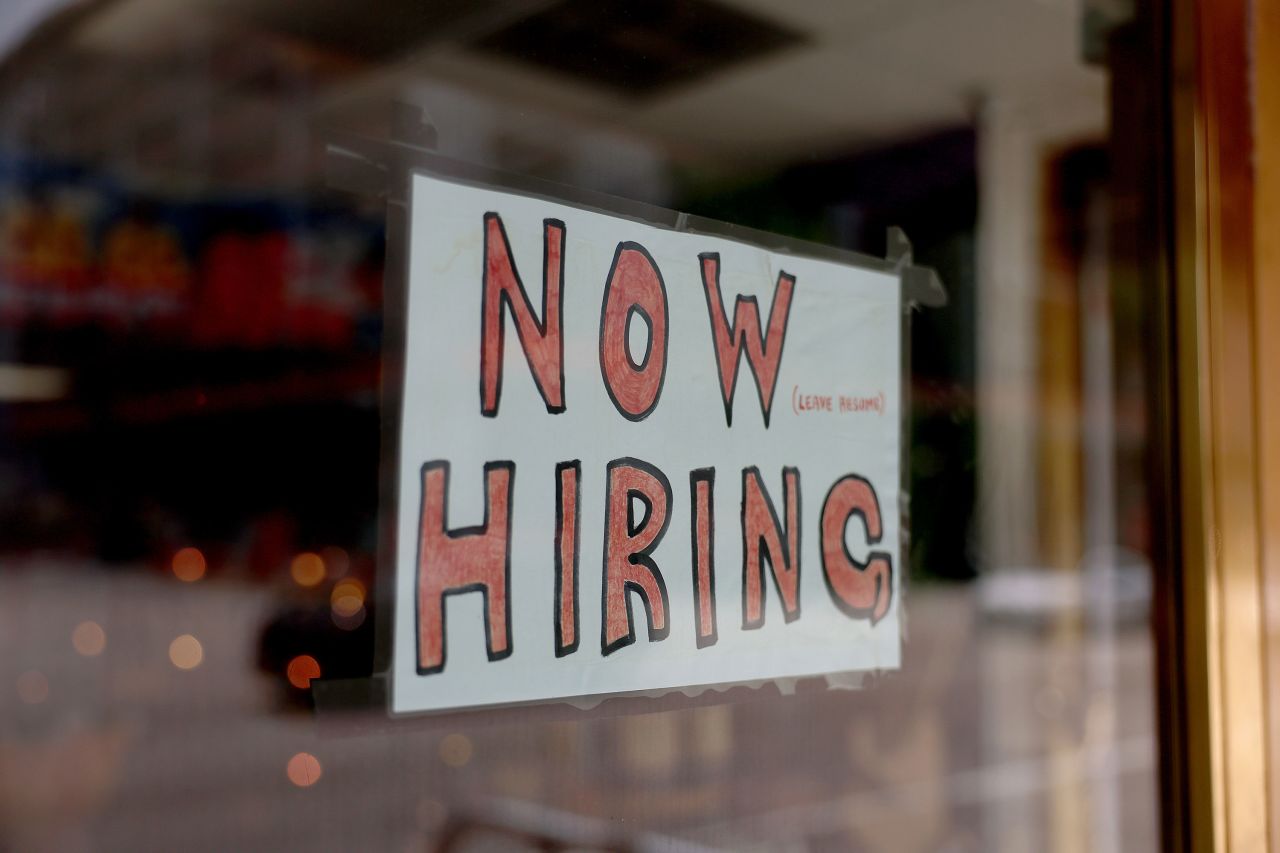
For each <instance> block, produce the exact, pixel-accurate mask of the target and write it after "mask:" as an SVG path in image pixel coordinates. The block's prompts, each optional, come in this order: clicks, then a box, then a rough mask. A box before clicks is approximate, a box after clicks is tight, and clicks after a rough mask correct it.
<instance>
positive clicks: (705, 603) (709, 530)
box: [689, 468, 718, 649]
mask: <svg viewBox="0 0 1280 853" xmlns="http://www.w3.org/2000/svg"><path fill="white" fill-rule="evenodd" d="M715 486H716V469H715V468H698V469H697V470H695V471H690V472H689V491H690V492H692V495H693V518H692V522H691V523H690V528H691V530H690V534H691V538H692V548H693V595H694V605H695V607H696V612H697V623H696V625H695V635H696V638H697V643H698V648H700V649H701V648H705V647H707V646H711V645H715V642H716V640H717V639H718V638H717V634H716V565H715V537H716V532H715V526H716V519H715Z"/></svg>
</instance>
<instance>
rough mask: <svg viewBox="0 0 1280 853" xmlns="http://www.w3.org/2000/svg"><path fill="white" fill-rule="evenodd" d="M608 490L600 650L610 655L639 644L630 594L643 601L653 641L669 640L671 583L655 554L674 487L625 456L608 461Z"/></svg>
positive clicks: (650, 466)
mask: <svg viewBox="0 0 1280 853" xmlns="http://www.w3.org/2000/svg"><path fill="white" fill-rule="evenodd" d="M607 490H608V491H607V494H606V497H605V530H604V582H603V583H602V584H601V586H602V590H603V591H602V598H603V600H602V602H601V611H602V617H603V618H602V619H601V626H600V647H601V651H602V652H603V653H604V654H606V655H608V654H612V653H613V652H616V651H617V650H618V649H620V648H622V647H623V646H628V645H630V644H632V643H634V642H635V641H636V629H635V623H634V620H633V619H632V616H631V604H630V602H629V601H628V599H627V594H628V593H629V592H636V593H639V594H640V598H641V600H642V601H643V602H644V609H645V614H646V616H647V617H648V623H649V640H650V642H653V641H656V640H661V639H665V638H666V636H667V634H669V633H670V631H671V626H670V625H669V624H668V622H667V612H668V603H667V585H666V582H665V581H664V580H663V578H662V572H660V571H659V570H658V566H657V564H656V563H654V561H653V558H652V557H651V556H650V555H651V554H652V553H653V551H654V549H655V548H657V547H658V543H659V542H661V541H662V537H663V535H664V534H665V533H666V532H667V523H668V522H669V521H670V520H671V519H670V513H671V483H670V482H669V481H668V480H667V478H666V476H665V475H663V473H662V472H661V471H659V470H658V469H657V468H655V467H653V466H652V465H650V464H648V463H647V462H641V461H640V460H638V459H631V458H623V459H615V460H614V461H612V462H610V463H609V475H608V486H607ZM633 498H636V499H638V500H639V501H640V502H641V503H643V504H644V506H645V508H646V511H645V515H644V518H643V519H640V520H639V521H637V520H636V519H635V518H634V514H633V512H632V499H633Z"/></svg>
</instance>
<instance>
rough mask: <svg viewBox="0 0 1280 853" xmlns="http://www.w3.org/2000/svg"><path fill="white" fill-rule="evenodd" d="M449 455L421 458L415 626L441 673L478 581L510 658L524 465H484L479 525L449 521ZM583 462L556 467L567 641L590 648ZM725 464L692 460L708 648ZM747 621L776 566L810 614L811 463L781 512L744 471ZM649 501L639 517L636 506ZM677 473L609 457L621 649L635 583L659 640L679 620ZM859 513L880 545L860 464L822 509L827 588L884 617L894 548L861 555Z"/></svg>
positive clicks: (559, 592)
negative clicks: (449, 630)
mask: <svg viewBox="0 0 1280 853" xmlns="http://www.w3.org/2000/svg"><path fill="white" fill-rule="evenodd" d="M449 467H450V466H449V463H448V462H446V461H444V460H436V461H432V462H428V463H426V464H425V465H423V466H422V514H421V517H420V520H419V526H418V566H417V602H416V604H417V619H418V624H417V633H418V666H417V669H418V672H419V674H421V675H428V674H431V673H437V672H440V671H442V670H443V669H444V665H445V599H446V598H448V597H449V596H451V595H458V594H462V593H468V592H480V593H481V594H482V595H483V596H484V601H485V607H484V614H485V645H486V651H487V653H488V657H489V660H491V661H493V660H500V659H502V658H505V657H508V656H509V655H510V654H511V652H512V650H513V649H514V644H515V640H514V638H513V637H512V632H511V606H512V602H511V563H512V554H511V524H512V518H513V511H512V495H513V493H514V489H515V476H516V465H515V463H514V462H511V461H497V462H489V463H487V464H486V465H485V466H484V491H485V507H484V521H483V523H482V524H480V525H477V526H473V527H459V528H451V527H450V526H449V521H448V518H449V513H448V493H449ZM581 482H582V463H581V461H579V460H576V459H575V460H572V461H568V462H561V463H559V464H558V465H557V466H556V472H555V534H554V544H553V556H554V561H555V590H554V599H553V605H554V614H555V615H554V618H555V653H556V657H564V656H565V655H569V654H573V653H574V652H576V651H578V647H579V635H580V630H579V629H580V626H579V607H578V566H579V546H580V543H581V538H582V537H581V532H580V508H581V505H582V493H581ZM715 492H716V470H715V468H698V469H695V470H693V471H690V472H689V503H690V507H691V511H690V523H689V540H690V546H691V548H690V552H691V557H692V558H691V561H690V576H691V579H692V586H693V601H694V614H695V616H694V622H695V625H694V628H695V632H694V633H695V639H696V645H697V647H698V648H699V649H701V648H706V647H707V646H711V645H714V644H715V643H716V642H717V640H718V639H719V634H718V631H717V621H718V620H717V610H718V608H717V602H716V594H715V590H716V565H715V537H716V531H715V521H714V519H715V500H716V496H715ZM741 502H742V503H741V506H742V512H741V520H742V531H741V532H742V629H743V630H746V631H749V630H753V629H758V628H761V627H763V626H764V622H765V606H764V601H765V567H766V566H767V567H768V570H769V575H770V576H771V577H772V579H773V586H774V589H775V590H776V591H777V594H778V597H779V599H780V602H781V606H782V612H783V618H784V620H785V621H786V622H794V621H795V620H797V619H799V618H800V570H801V565H802V563H801V530H802V519H801V508H800V471H799V470H797V469H796V468H783V469H782V507H783V512H782V515H781V516H779V514H778V511H777V508H776V505H775V503H774V501H773V498H772V497H771V496H770V494H769V492H768V491H767V490H766V488H765V484H764V481H763V479H762V478H761V475H760V471H759V469H757V468H755V467H749V468H744V469H742V491H741ZM637 504H639V505H640V506H641V507H642V508H643V513H642V514H641V515H640V517H637V514H636V505H637ZM672 508H673V495H672V489H671V481H670V480H668V479H667V476H666V475H665V474H664V473H663V472H662V471H661V470H659V469H658V468H657V467H656V466H654V465H651V464H649V463H647V462H643V461H641V460H639V459H634V458H631V457H624V458H621V459H615V460H613V461H612V462H610V463H609V464H608V466H607V477H606V480H605V523H604V557H603V560H602V561H601V570H602V581H601V624H600V651H601V653H602V654H603V655H606V656H607V655H609V654H612V653H613V652H616V651H617V650H618V649H621V648H623V647H624V646H628V645H630V644H632V643H634V642H635V640H636V630H635V621H634V616H633V614H632V611H631V602H630V598H629V595H630V594H635V595H638V596H639V597H640V600H641V602H642V603H643V604H644V610H645V619H646V622H647V626H648V633H649V641H650V642H657V641H659V640H665V639H666V638H667V637H668V635H669V634H670V631H671V624H670V616H669V614H670V601H669V598H668V593H667V580H666V577H665V576H664V573H663V571H662V569H661V568H660V567H659V566H658V564H657V562H656V561H655V560H654V557H653V554H654V551H655V550H656V549H657V547H658V545H659V543H660V542H661V541H662V539H663V537H664V536H665V535H666V533H667V528H668V526H669V524H670V521H671V516H672ZM855 516H856V517H858V518H859V519H860V520H861V522H862V525H863V528H864V530H865V534H866V541H867V543H868V545H869V546H875V545H877V544H878V543H879V542H880V541H881V538H882V535H883V530H882V525H881V518H880V501H879V499H878V498H877V496H876V492H875V489H874V487H873V486H872V485H871V483H870V482H869V481H868V480H866V479H864V478H862V477H859V476H857V475H856V474H848V475H845V476H843V477H841V478H839V479H838V480H836V481H835V483H834V484H833V485H832V486H831V488H830V489H829V490H828V491H827V495H826V498H825V499H824V500H823V502H822V511H821V513H820V514H819V521H818V539H819V558H820V563H821V566H822V577H823V580H824V581H825V583H826V587H827V591H828V592H829V593H830V595H831V599H832V600H833V601H834V602H835V604H836V606H837V608H838V609H839V610H840V611H841V612H843V613H844V614H845V615H846V616H848V617H850V618H853V619H870V620H871V624H873V625H874V624H875V623H876V622H878V621H879V620H880V619H882V618H883V617H884V616H885V615H886V614H887V613H888V612H889V606H890V604H891V599H892V595H893V559H892V557H891V556H890V555H889V554H888V553H887V552H884V551H871V552H870V553H869V554H868V557H867V560H866V561H865V562H861V561H859V560H857V559H855V558H854V557H853V555H852V554H850V552H849V549H848V546H847V543H846V539H845V529H846V527H847V526H848V523H849V521H850V520H851V519H853V518H854V517H855Z"/></svg>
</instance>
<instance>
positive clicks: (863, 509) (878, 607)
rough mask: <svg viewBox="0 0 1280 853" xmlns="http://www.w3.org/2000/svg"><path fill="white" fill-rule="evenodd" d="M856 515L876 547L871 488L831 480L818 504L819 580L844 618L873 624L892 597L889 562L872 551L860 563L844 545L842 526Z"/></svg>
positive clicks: (849, 479)
mask: <svg viewBox="0 0 1280 853" xmlns="http://www.w3.org/2000/svg"><path fill="white" fill-rule="evenodd" d="M855 515H857V516H861V518H862V522H863V524H864V525H865V527H866V530H867V542H868V543H869V544H871V545H875V544H877V543H879V542H880V537H881V529H880V501H879V500H878V499H877V497H876V493H875V489H874V488H872V486H871V483H869V482H867V481H866V480H864V479H863V478H862V477H859V476H857V475H855V474H849V475H847V476H845V477H842V478H841V479H839V480H837V481H836V483H835V485H833V486H832V487H831V491H829V492H827V498H826V500H825V501H823V504H822V575H823V577H824V579H825V580H826V584H827V590H828V591H829V592H830V593H831V598H832V600H833V601H835V603H836V606H837V607H839V608H840V609H841V610H842V611H843V612H844V613H845V614H846V615H848V616H851V617H853V618H855V619H868V618H869V619H870V620H871V624H872V625H874V624H875V623H877V622H879V621H880V620H881V619H883V618H884V616H885V614H886V613H888V612H889V604H890V602H891V600H892V598H893V559H892V558H891V557H890V556H889V555H888V554H886V553H884V552H883V551H874V552H872V553H871V554H870V555H869V556H868V558H867V562H866V563H860V562H858V561H857V560H855V559H854V558H853V555H851V554H850V553H849V549H848V547H847V546H846V544H845V539H844V531H845V525H847V524H848V522H849V519H850V518H851V517H853V516H855Z"/></svg>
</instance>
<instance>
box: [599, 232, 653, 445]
mask: <svg viewBox="0 0 1280 853" xmlns="http://www.w3.org/2000/svg"><path fill="white" fill-rule="evenodd" d="M637 315H638V316H639V317H640V319H641V320H642V321H643V322H644V324H645V327H646V330H647V336H648V343H647V345H646V347H645V354H644V358H643V359H642V360H641V361H640V362H639V363H637V362H636V361H635V359H633V358H632V357H631V348H630V345H629V343H628V339H627V338H628V336H627V330H628V329H629V328H630V325H631V323H632V321H633V320H634V319H635V318H636V316H637ZM667 336H668V328H667V286H666V283H665V282H663V280H662V273H661V272H659V271H658V266H657V264H655V263H654V262H653V257H652V256H651V255H650V254H649V252H648V250H647V249H645V247H644V246H641V245H640V244H639V243H628V242H624V243H619V244H618V250H617V251H616V252H615V253H614V256H613V266H612V267H610V269H609V277H608V280H607V281H606V283H605V287H604V305H603V306H602V308H601V310H600V373H601V375H603V376H604V385H605V389H606V390H607V391H608V392H609V399H610V400H612V401H613V405H614V406H615V407H616V408H617V409H618V411H619V412H621V413H622V416H623V417H624V418H626V419H627V420H630V421H641V420H644V419H645V418H647V417H648V416H649V414H650V413H651V412H652V411H653V409H654V407H655V406H657V405H658V397H659V396H660V395H661V394H662V383H663V382H664V381H665V380H666V376H667Z"/></svg>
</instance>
